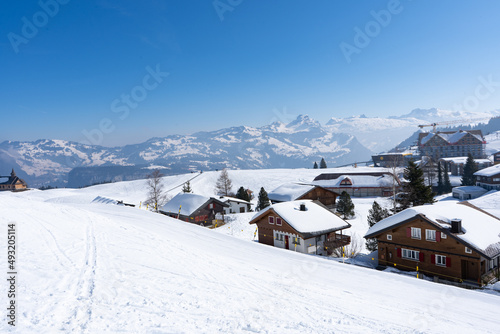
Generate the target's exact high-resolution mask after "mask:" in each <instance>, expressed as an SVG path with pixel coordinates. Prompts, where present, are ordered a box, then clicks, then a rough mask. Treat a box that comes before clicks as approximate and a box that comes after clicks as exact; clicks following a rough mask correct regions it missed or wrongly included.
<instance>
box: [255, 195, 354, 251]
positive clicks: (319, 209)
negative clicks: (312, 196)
mask: <svg viewBox="0 0 500 334" xmlns="http://www.w3.org/2000/svg"><path fill="white" fill-rule="evenodd" d="M250 224H256V225H257V227H258V231H259V243H262V244H266V245H270V246H274V247H279V248H284V249H290V250H294V251H297V252H301V253H307V254H319V255H325V254H327V253H331V252H332V251H333V250H334V249H335V248H338V247H342V246H346V245H348V244H349V243H350V242H351V238H350V236H348V235H345V234H344V233H343V230H345V229H347V228H350V227H351V225H350V224H349V223H348V222H346V221H344V220H343V219H341V218H340V217H338V216H337V215H335V214H334V213H333V212H332V211H330V210H329V209H328V208H327V207H325V206H324V205H322V204H321V203H319V202H313V201H311V200H299V201H292V202H282V203H277V204H273V205H271V206H269V207H267V208H266V209H264V210H262V211H260V212H259V213H257V214H256V215H255V216H254V218H253V219H252V220H251V221H250Z"/></svg>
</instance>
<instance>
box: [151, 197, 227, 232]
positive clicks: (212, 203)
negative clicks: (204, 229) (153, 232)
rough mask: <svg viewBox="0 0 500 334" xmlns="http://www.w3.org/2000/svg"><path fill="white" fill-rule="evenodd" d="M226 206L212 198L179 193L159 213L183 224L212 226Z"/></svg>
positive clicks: (222, 214) (221, 215)
mask: <svg viewBox="0 0 500 334" xmlns="http://www.w3.org/2000/svg"><path fill="white" fill-rule="evenodd" d="M227 207H229V205H228V204H226V203H224V202H221V201H220V200H218V199H216V198H214V197H205V196H201V195H197V194H191V193H180V194H178V195H177V196H175V197H174V198H172V199H171V200H170V201H169V202H168V203H167V204H165V205H164V206H163V207H162V208H161V210H160V212H161V213H163V214H165V215H167V216H169V217H172V218H177V219H180V220H183V221H185V222H189V223H194V224H198V225H202V226H208V225H214V224H215V223H216V220H218V218H219V217H221V220H223V219H224V208H227Z"/></svg>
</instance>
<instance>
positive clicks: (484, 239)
mask: <svg viewBox="0 0 500 334" xmlns="http://www.w3.org/2000/svg"><path fill="white" fill-rule="evenodd" d="M417 216H420V217H421V218H423V219H424V220H427V221H428V222H429V223H431V224H433V225H435V226H436V227H438V228H440V229H441V230H442V231H444V232H446V233H447V234H449V235H451V236H453V237H454V238H456V239H458V240H460V241H462V242H463V243H464V244H466V245H468V246H469V247H470V248H473V249H475V250H476V251H477V252H479V253H480V254H483V255H484V256H485V257H488V258H491V257H495V256H497V255H499V254H500V219H497V218H494V217H493V216H491V215H489V214H487V213H484V212H481V211H480V210H477V209H476V208H474V207H472V206H468V205H462V204H460V203H457V202H438V203H436V204H433V205H422V206H415V207H412V208H409V209H406V210H404V211H401V212H399V213H397V214H395V215H393V216H390V217H388V218H386V219H383V220H381V221H380V222H378V223H376V224H375V225H373V226H372V227H371V228H370V229H369V230H368V232H367V233H366V235H365V236H364V237H365V238H373V237H375V236H377V235H379V234H381V233H383V232H384V231H386V230H389V229H393V228H395V227H397V226H400V225H404V224H406V223H408V222H410V221H411V220H413V219H414V218H416V217H417ZM455 218H458V219H461V220H462V231H463V232H465V233H460V234H452V233H451V232H450V228H451V220H452V219H455Z"/></svg>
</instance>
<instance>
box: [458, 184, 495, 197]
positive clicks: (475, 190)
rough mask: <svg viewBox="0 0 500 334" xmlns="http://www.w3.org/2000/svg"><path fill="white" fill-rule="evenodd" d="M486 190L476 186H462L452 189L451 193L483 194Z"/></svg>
mask: <svg viewBox="0 0 500 334" xmlns="http://www.w3.org/2000/svg"><path fill="white" fill-rule="evenodd" d="M487 191H488V190H486V189H484V188H483V187H478V186H462V187H455V188H453V192H454V193H455V192H457V193H464V194H481V195H482V194H485V193H486V192H487Z"/></svg>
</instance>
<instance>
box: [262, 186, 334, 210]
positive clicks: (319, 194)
mask: <svg viewBox="0 0 500 334" xmlns="http://www.w3.org/2000/svg"><path fill="white" fill-rule="evenodd" d="M338 196H339V194H337V193H336V192H334V191H332V190H329V189H326V188H323V187H320V186H317V185H310V184H298V183H287V184H283V185H281V186H279V187H278V188H276V189H274V190H273V191H271V192H270V193H269V194H268V197H269V200H270V201H271V203H273V204H276V203H281V202H290V201H297V200H302V199H310V200H313V201H318V202H320V203H321V204H323V205H325V206H326V207H328V208H334V207H335V203H336V200H337V197H338Z"/></svg>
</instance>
